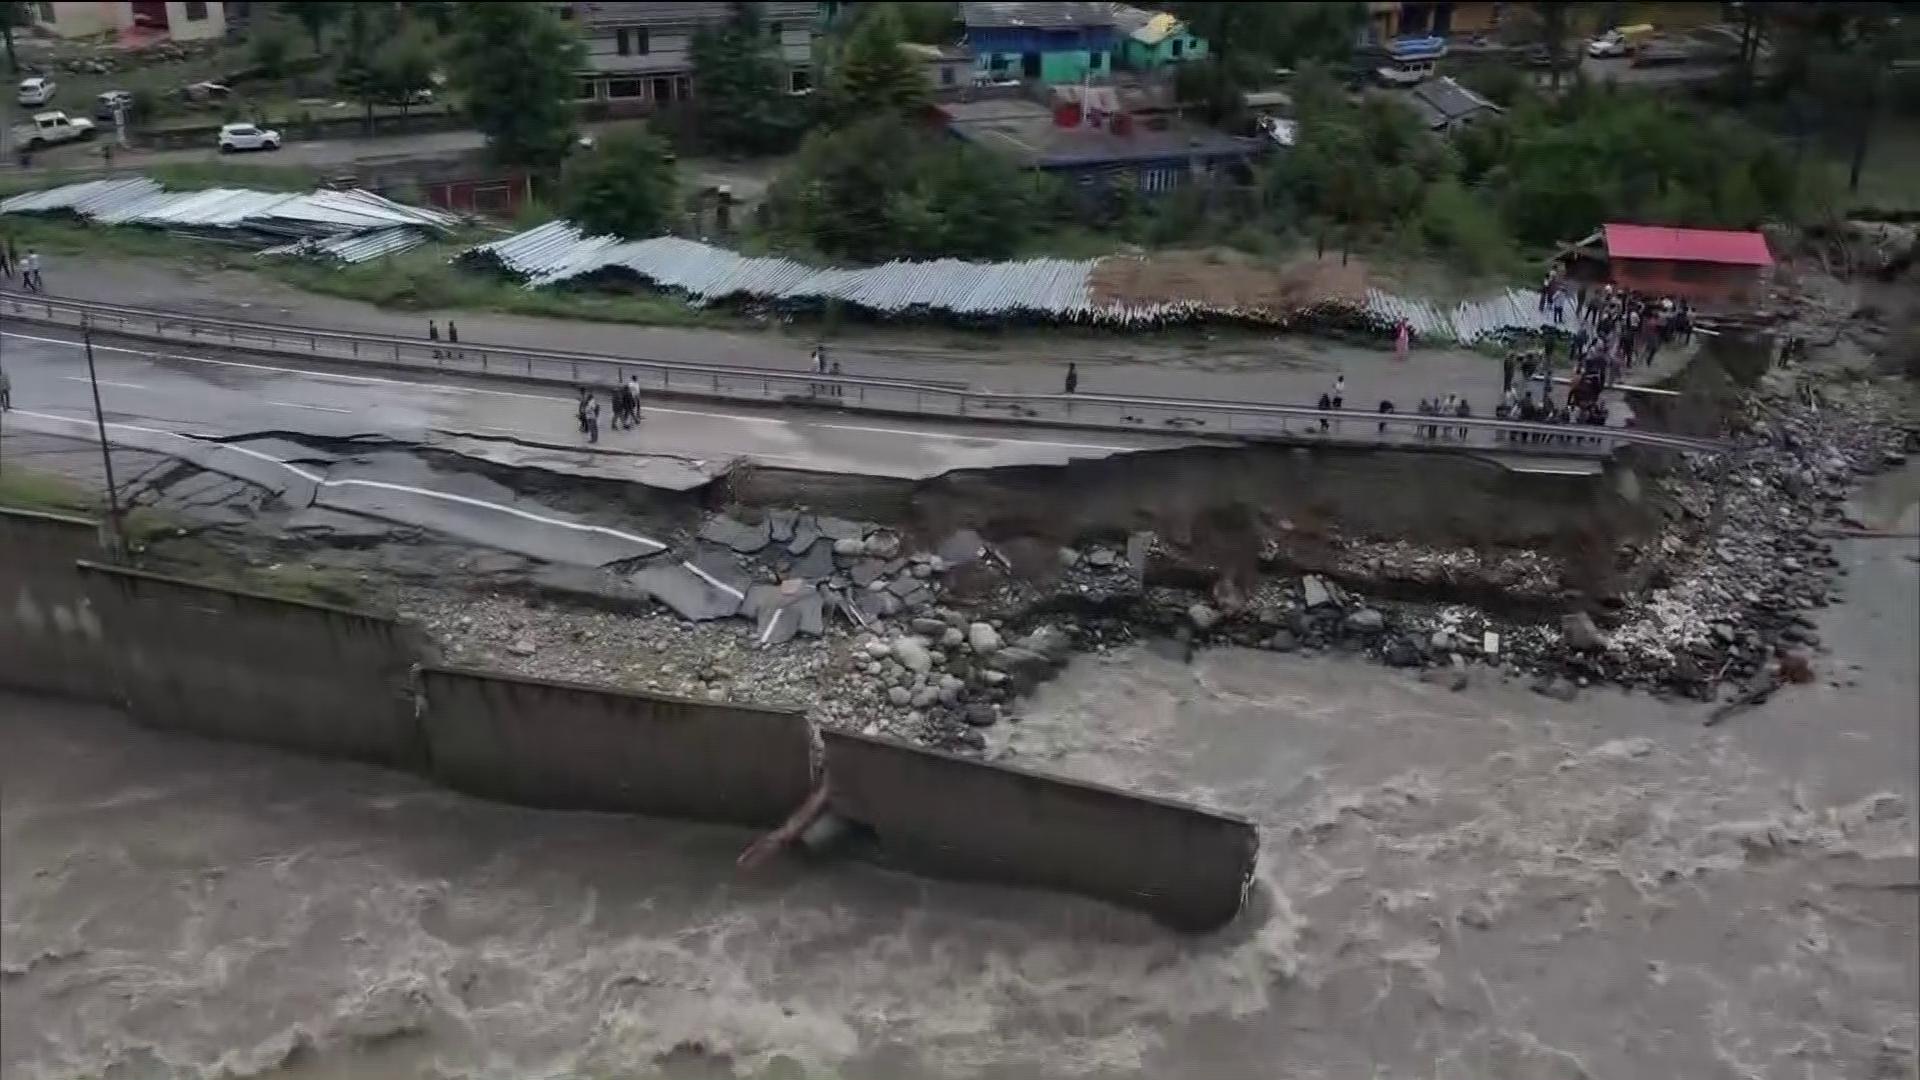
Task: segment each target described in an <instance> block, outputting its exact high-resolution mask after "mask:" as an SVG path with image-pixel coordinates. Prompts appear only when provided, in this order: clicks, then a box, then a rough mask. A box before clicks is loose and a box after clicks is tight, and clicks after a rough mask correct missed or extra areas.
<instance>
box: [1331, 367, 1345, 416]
mask: <svg viewBox="0 0 1920 1080" xmlns="http://www.w3.org/2000/svg"><path fill="white" fill-rule="evenodd" d="M1346 407H1347V377H1346V376H1345V375H1335V376H1334V377H1333V408H1334V411H1336V412H1338V411H1339V410H1341V409H1344V408H1346Z"/></svg>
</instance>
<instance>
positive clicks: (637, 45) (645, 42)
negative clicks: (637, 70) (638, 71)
mask: <svg viewBox="0 0 1920 1080" xmlns="http://www.w3.org/2000/svg"><path fill="white" fill-rule="evenodd" d="M633 51H634V52H635V53H636V54H638V55H640V56H645V55H647V54H648V53H650V52H652V51H653V39H652V38H650V37H648V36H647V28H646V27H644V26H640V27H635V28H634V31H633Z"/></svg>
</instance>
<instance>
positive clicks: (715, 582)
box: [680, 562, 747, 600]
mask: <svg viewBox="0 0 1920 1080" xmlns="http://www.w3.org/2000/svg"><path fill="white" fill-rule="evenodd" d="M680 565H681V566H684V567H686V568H687V569H689V570H691V571H693V573H694V575H695V576H696V577H698V578H699V579H700V580H701V581H704V582H706V583H707V584H709V585H711V586H713V587H714V588H716V589H719V590H720V591H721V592H723V593H726V594H727V595H728V596H731V597H733V598H734V599H735V600H745V599H746V598H747V594H746V593H743V592H741V591H740V590H739V589H736V588H734V587H733V586H731V585H729V584H727V583H726V582H724V581H721V580H720V579H719V578H717V577H714V576H713V575H712V574H709V573H707V572H706V571H705V570H702V569H700V568H699V567H697V566H695V565H693V564H692V563H690V562H683V563H681V564H680Z"/></svg>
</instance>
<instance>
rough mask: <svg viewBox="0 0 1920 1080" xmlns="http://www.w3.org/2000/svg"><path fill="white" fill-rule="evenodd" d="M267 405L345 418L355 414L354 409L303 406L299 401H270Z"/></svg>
mask: <svg viewBox="0 0 1920 1080" xmlns="http://www.w3.org/2000/svg"><path fill="white" fill-rule="evenodd" d="M267 404H269V405H278V406H280V407H281V408H283V409H312V410H313V411H314V412H330V413H340V414H341V415H343V416H344V415H347V414H349V413H352V412H353V410H352V409H334V408H329V407H328V406H325V405H302V404H300V403H299V402H297V401H269V402H267Z"/></svg>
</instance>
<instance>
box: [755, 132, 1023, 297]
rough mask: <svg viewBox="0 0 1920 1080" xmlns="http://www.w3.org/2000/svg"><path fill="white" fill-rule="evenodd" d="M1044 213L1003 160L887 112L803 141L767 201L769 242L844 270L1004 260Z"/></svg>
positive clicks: (1018, 172)
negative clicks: (898, 261)
mask: <svg viewBox="0 0 1920 1080" xmlns="http://www.w3.org/2000/svg"><path fill="white" fill-rule="evenodd" d="M1044 207H1045V199H1044V191H1043V189H1042V187H1041V185H1040V184H1039V183H1037V182H1036V181H1035V180H1034V179H1032V178H1030V177H1028V176H1027V175H1025V174H1023V173H1022V172H1020V171H1019V170H1018V169H1017V168H1016V167H1015V166H1013V165H1012V164H1011V163H1009V162H1007V161H1005V160H1004V159H1002V158H999V157H996V156H994V155H991V154H988V153H986V152H985V151H982V150H979V149H977V148H975V147H971V146H968V145H966V144H964V143H959V142H955V141H953V140H949V139H945V138H940V137H937V136H932V135H929V134H927V133H926V132H925V131H924V130H923V129H921V128H920V127H918V126H917V125H916V124H914V123H913V122H912V121H911V120H909V119H908V118H906V117H904V116H902V115H901V114H899V113H893V112H882V113H878V114H875V115H873V116H870V117H868V118H866V119H864V120H860V121H857V122H855V123H852V124H849V125H847V126H845V127H842V128H838V129H833V130H824V131H816V132H814V133H813V134H811V135H809V136H808V137H807V140H806V142H805V143H804V144H803V145H802V146H801V148H800V153H799V155H798V156H797V157H796V158H795V160H794V164H793V167H792V168H791V169H789V170H788V171H787V173H786V174H785V175H783V176H782V177H781V178H780V179H779V180H778V181H777V182H775V184H774V186H773V188H772V189H771V190H770V191H769V193H768V199H767V213H768V218H769V223H770V225H771V226H772V228H773V230H774V232H775V233H776V234H777V235H779V236H780V237H782V238H783V239H785V240H787V241H789V242H791V243H793V244H796V245H799V246H802V247H805V248H808V249H811V250H812V251H814V252H817V253H818V254H820V255H822V256H824V257H826V258H829V259H835V260H843V261H848V262H853V263H873V262H881V261H884V260H887V259H895V258H921V259H924V258H937V257H941V256H946V257H958V258H972V259H1001V258H1007V257H1009V256H1011V255H1012V254H1014V253H1015V252H1016V251H1017V249H1018V248H1019V245H1020V243H1021V241H1022V240H1023V239H1024V238H1025V237H1026V236H1028V235H1030V234H1031V233H1032V232H1033V231H1034V230H1035V228H1036V227H1037V226H1038V225H1039V224H1040V223H1041V220H1042V216H1043V213H1044Z"/></svg>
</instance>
